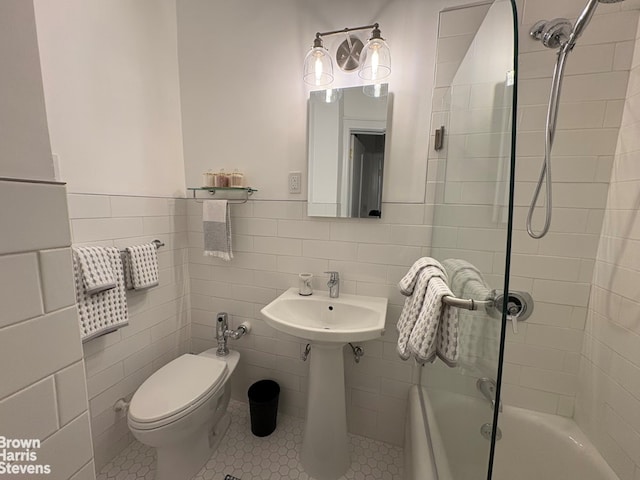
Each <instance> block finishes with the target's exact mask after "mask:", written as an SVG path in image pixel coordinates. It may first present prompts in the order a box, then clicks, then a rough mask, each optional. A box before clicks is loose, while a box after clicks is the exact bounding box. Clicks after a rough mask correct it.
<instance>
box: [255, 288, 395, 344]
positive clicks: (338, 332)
mask: <svg viewBox="0 0 640 480" xmlns="http://www.w3.org/2000/svg"><path fill="white" fill-rule="evenodd" d="M261 312H262V314H263V315H264V316H265V317H266V319H267V320H266V321H267V324H268V325H270V326H272V327H273V328H275V329H276V330H280V331H281V332H284V333H288V334H289V335H293V336H295V337H299V338H303V339H305V340H309V341H310V342H328V343H342V344H344V343H348V342H364V341H366V340H373V339H374V338H378V337H380V336H381V335H382V334H383V333H384V321H385V317H386V315H387V299H386V298H380V297H365V296H362V295H345V294H342V295H340V297H339V298H329V293H328V292H322V291H320V292H318V291H316V292H314V294H313V295H311V296H308V297H302V296H300V295H298V289H297V288H290V289H289V290H287V291H286V292H284V293H283V294H282V295H280V296H279V297H278V298H276V299H275V300H274V301H273V302H271V303H270V304H269V305H267V306H266V307H264V308H263V309H262V310H261Z"/></svg>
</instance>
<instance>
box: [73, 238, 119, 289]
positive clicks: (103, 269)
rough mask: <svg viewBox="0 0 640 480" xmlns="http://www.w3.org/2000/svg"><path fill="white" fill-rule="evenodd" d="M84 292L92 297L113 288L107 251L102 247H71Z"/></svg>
mask: <svg viewBox="0 0 640 480" xmlns="http://www.w3.org/2000/svg"><path fill="white" fill-rule="evenodd" d="M73 258H74V259H75V261H76V262H77V263H78V267H79V269H80V274H81V276H82V284H83V286H84V291H85V292H86V293H87V294H89V295H93V294H94V293H99V292H103V291H105V290H110V289H112V288H115V286H116V280H115V275H114V272H113V267H112V266H111V260H110V259H109V254H108V253H107V249H106V248H104V247H73Z"/></svg>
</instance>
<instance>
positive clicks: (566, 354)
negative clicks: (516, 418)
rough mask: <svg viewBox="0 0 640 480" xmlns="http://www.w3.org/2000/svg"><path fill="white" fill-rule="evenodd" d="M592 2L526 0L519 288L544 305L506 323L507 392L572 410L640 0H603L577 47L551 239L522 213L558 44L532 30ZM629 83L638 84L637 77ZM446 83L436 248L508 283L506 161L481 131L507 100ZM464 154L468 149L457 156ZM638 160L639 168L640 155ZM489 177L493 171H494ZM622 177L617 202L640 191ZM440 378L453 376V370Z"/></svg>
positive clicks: (453, 58)
mask: <svg viewBox="0 0 640 480" xmlns="http://www.w3.org/2000/svg"><path fill="white" fill-rule="evenodd" d="M583 3H584V2H582V1H573V0H572V1H565V2H552V1H550V0H548V1H547V0H545V1H540V0H524V1H522V2H518V7H519V8H518V10H519V14H520V22H519V28H520V56H519V74H520V84H519V87H520V88H519V98H518V113H517V125H518V137H517V162H516V172H515V175H516V197H515V205H516V207H515V212H514V236H513V244H512V245H513V254H512V263H511V274H512V279H511V288H512V289H516V290H526V291H528V292H530V293H531V294H532V295H533V298H534V301H535V309H534V312H533V315H532V316H531V317H530V318H529V320H528V321H527V322H526V324H520V325H519V333H518V334H513V332H512V331H511V328H510V326H509V330H508V332H507V350H506V357H505V361H506V365H505V377H504V383H505V388H504V390H503V395H504V396H503V400H504V401H505V402H506V403H510V404H512V405H516V406H521V407H525V408H531V409H534V410H539V411H544V412H549V413H557V414H560V415H565V416H572V415H573V410H574V408H573V404H574V400H575V395H576V392H577V390H578V381H577V379H578V363H577V362H578V360H577V353H578V352H579V351H580V349H581V346H582V340H583V335H584V325H585V319H586V314H587V305H588V302H589V292H590V287H591V285H590V284H591V277H592V273H593V268H594V264H595V262H594V260H595V257H596V251H597V248H598V240H599V236H600V229H601V226H602V219H603V212H604V209H605V205H606V202H607V190H608V183H609V176H610V172H611V165H612V163H613V155H614V154H615V153H616V141H617V138H618V130H619V128H620V124H621V119H622V107H623V105H625V108H627V109H629V108H630V107H629V106H628V105H629V101H628V100H627V102H626V103H625V100H624V99H625V95H626V94H627V83H628V77H629V69H630V67H631V61H632V58H633V54H632V53H633V48H632V46H631V45H632V43H633V41H634V40H635V38H636V29H637V23H638V12H637V9H638V2H623V3H620V4H613V5H604V4H601V5H599V6H598V10H597V11H596V16H595V17H594V19H593V21H592V23H591V24H590V25H589V28H588V29H587V31H586V33H585V34H584V36H583V37H582V38H581V39H580V42H579V44H578V45H577V46H576V48H575V49H574V51H573V53H572V55H571V58H570V60H569V62H568V66H567V72H566V76H565V81H564V85H563V92H562V93H563V95H562V100H561V107H560V115H559V120H558V131H557V135H556V142H555V146H554V154H553V175H554V177H553V178H554V217H553V223H552V227H551V230H550V233H549V234H548V235H547V236H546V237H545V238H544V239H542V240H539V241H538V240H532V239H530V238H529V237H528V236H527V234H526V231H525V218H526V212H527V207H528V205H529V202H530V201H531V196H532V194H533V189H534V187H535V182H536V181H537V178H538V175H539V169H540V163H541V161H542V156H543V152H544V149H543V147H544V120H545V115H546V102H547V101H548V96H549V87H550V83H551V75H552V72H553V64H554V62H555V52H553V51H551V50H548V49H545V48H544V47H543V46H541V45H540V43H539V42H536V41H534V40H532V39H531V38H530V37H529V34H528V32H529V28H530V26H531V25H532V24H533V23H535V22H536V21H538V20H540V19H543V18H546V19H549V18H555V17H567V18H574V19H575V17H576V16H577V14H578V13H579V12H580V11H581V9H582V8H583V7H584V5H583ZM465 10H467V13H466V15H465V17H469V16H472V15H473V11H474V10H475V14H476V15H478V16H482V15H484V12H485V11H486V9H485V10H481V9H480V7H473V8H468V9H465ZM459 15H460V12H459V11H451V12H449V11H445V12H442V13H441V23H440V25H441V29H440V34H439V39H438V64H437V69H440V68H441V66H442V65H444V68H445V73H444V74H442V75H436V78H442V77H449V76H450V79H453V76H452V75H451V74H450V73H449V72H451V71H454V72H455V70H456V69H454V68H452V63H453V64H459V63H460V62H461V61H462V59H463V56H464V45H468V43H467V42H470V41H471V37H469V32H468V31H467V28H466V26H465V22H456V21H453V20H455V19H456V18H457V17H458V16H459ZM458 23H459V24H458ZM445 27H446V28H445ZM636 52H637V50H636ZM636 57H637V53H636ZM458 83H459V82H458ZM630 83H631V84H632V85H633V84H635V83H634V81H633V78H632V82H630ZM438 87H439V88H436V90H435V92H434V113H433V115H432V126H433V128H432V130H433V129H434V128H436V127H438V126H439V125H441V124H444V125H445V126H446V127H447V129H448V131H449V132H450V133H451V135H450V136H448V142H447V143H446V145H445V149H444V151H441V152H435V151H434V150H433V149H431V150H430V159H429V169H430V171H429V175H428V180H427V182H428V183H427V191H436V192H437V193H436V197H435V198H436V201H443V200H444V203H442V204H440V205H438V206H437V208H436V209H435V218H433V220H432V221H431V220H429V219H427V220H426V222H425V223H432V224H433V225H434V239H433V251H432V253H433V254H434V256H436V257H438V258H447V257H459V258H465V259H466V260H468V261H470V262H472V263H474V264H475V265H476V266H477V267H478V268H480V270H481V271H482V272H483V273H485V274H488V275H486V276H487V278H488V280H489V281H490V282H493V285H492V286H494V287H496V286H498V287H499V284H500V283H501V282H502V277H501V274H502V273H503V272H504V253H502V252H501V249H503V248H504V247H503V244H504V240H505V234H504V228H505V227H504V225H502V226H500V225H497V224H495V223H493V218H494V217H493V214H494V208H493V203H494V195H495V190H496V188H495V179H496V177H497V174H498V171H497V170H496V165H497V162H496V159H495V158H487V157H492V156H493V157H495V156H496V155H497V154H499V153H500V151H499V150H496V149H495V148H494V147H492V146H491V144H489V143H486V142H487V141H490V140H491V138H490V137H487V138H483V136H482V135H473V136H472V134H473V133H476V134H482V132H484V131H485V130H484V129H487V127H489V126H490V127H492V130H491V131H495V128H496V127H497V126H498V124H496V123H495V118H496V117H498V116H499V115H495V113H499V110H500V108H501V107H502V105H503V104H502V103H500V102H498V103H497V104H496V105H494V104H493V102H488V100H487V99H491V98H493V92H492V89H491V88H490V87H487V88H484V87H485V86H483V85H475V84H474V85H471V86H465V85H459V84H457V85H455V86H454V87H451V89H450V90H449V89H448V88H447V87H448V84H442V85H438ZM630 88H631V86H630ZM461 108H465V109H466V110H467V113H468V114H467V115H465V116H464V117H463V119H462V120H463V121H455V122H454V120H453V118H450V115H453V112H455V111H456V109H458V110H459V109H461ZM631 108H633V107H631ZM450 111H452V113H450ZM634 128H637V125H635V124H634V125H632V127H631V128H630V131H629V135H628V139H627V140H626V142H625V146H626V145H629V144H630V142H633V139H635V138H636V136H634V135H632V134H631V131H632V129H634ZM486 131H487V132H488V131H489V130H486ZM467 137H468V138H467ZM485 137H486V136H485ZM457 139H461V140H462V141H461V142H457V141H456V140H457ZM469 142H471V143H469ZM432 143H433V137H432ZM456 145H459V146H456ZM470 145H472V146H473V147H474V149H473V150H472V149H471V147H470ZM630 150H631V149H628V150H627V152H629V151H630ZM478 152H484V153H478ZM487 152H488V153H489V155H487ZM625 153H626V152H625ZM465 154H466V157H467V158H466V160H464V161H456V160H457V159H458V160H459V159H460V158H461V156H464V155H465ZM447 158H448V160H447V161H446V163H445V162H443V159H447ZM621 158H626V155H622V156H621V155H618V157H617V158H616V160H617V161H618V162H619V163H621ZM452 159H453V160H452ZM633 160H634V159H633V158H631V159H630V160H629V161H628V162H627V164H629V163H631V162H632V161H633ZM629 168H631V169H632V170H633V169H634V168H635V166H634V165H631V166H630V167H629ZM633 171H635V170H633ZM445 178H446V180H447V183H446V189H445V188H443V185H444V181H445ZM491 178H493V179H494V180H493V181H486V180H487V179H491ZM626 178H628V173H627V177H626ZM482 179H485V182H484V183H483V182H482ZM622 185H623V187H622V188H618V189H616V191H617V194H614V200H613V201H615V199H618V198H620V202H627V205H628V202H629V201H631V200H632V199H635V195H637V185H633V187H630V188H628V189H626V190H625V189H624V185H625V184H624V183H623V184H622ZM609 202H610V204H611V202H612V200H611V199H610V200H609ZM617 208H627V207H621V206H620V207H617ZM539 210H540V211H539V212H537V213H536V216H535V220H534V225H536V226H537V225H540V224H541V222H542V220H541V216H542V215H541V211H542V209H539ZM609 217H612V218H611V220H608V221H609V222H611V223H614V222H618V223H616V226H617V227H620V225H619V222H620V216H616V215H615V214H614V215H613V216H609ZM607 218H608V217H607ZM627 218H628V217H627ZM490 225H496V230H495V231H494V232H492V231H491V230H488V229H487V226H490ZM483 227H484V228H483ZM614 231H621V230H620V229H619V228H618V230H614ZM601 249H602V246H601ZM493 252H496V253H495V254H494V253H493ZM629 281H631V279H629ZM431 381H434V380H433V379H431ZM443 381H450V380H448V379H447V378H446V377H445V378H443ZM456 388H459V389H461V390H462V391H464V392H465V393H469V394H473V393H474V392H473V389H472V388H471V387H470V386H469V382H466V383H465V382H464V381H461V382H459V384H458V386H457V387H456Z"/></svg>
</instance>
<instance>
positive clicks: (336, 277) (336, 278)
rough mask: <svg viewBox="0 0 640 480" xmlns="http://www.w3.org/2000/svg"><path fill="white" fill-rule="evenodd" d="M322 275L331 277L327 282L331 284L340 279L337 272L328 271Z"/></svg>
mask: <svg viewBox="0 0 640 480" xmlns="http://www.w3.org/2000/svg"><path fill="white" fill-rule="evenodd" d="M324 273H328V274H329V275H331V276H330V277H329V281H331V282H337V281H338V280H339V279H340V273H339V272H334V271H329V272H324Z"/></svg>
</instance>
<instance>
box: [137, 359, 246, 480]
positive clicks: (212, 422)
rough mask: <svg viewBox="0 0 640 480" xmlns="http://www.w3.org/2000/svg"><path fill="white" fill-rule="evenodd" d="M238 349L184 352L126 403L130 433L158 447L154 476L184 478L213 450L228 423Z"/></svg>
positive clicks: (169, 479) (161, 479)
mask: <svg viewBox="0 0 640 480" xmlns="http://www.w3.org/2000/svg"><path fill="white" fill-rule="evenodd" d="M239 359H240V354H239V353H238V352H235V351H231V352H229V355H227V356H225V357H218V356H216V349H215V348H212V349H209V350H207V351H205V352H203V353H201V354H200V355H191V354H188V353H187V354H184V355H182V356H180V357H178V358H176V359H175V360H173V361H171V362H169V363H168V364H166V365H165V366H164V367H162V368H161V369H160V370H158V371H157V372H155V373H154V374H153V375H151V376H150V377H149V378H147V380H145V381H144V383H143V384H142V385H140V387H139V388H138V390H137V391H136V393H135V394H134V395H133V398H132V399H131V403H130V404H129V412H128V415H127V423H128V425H129V429H130V430H131V433H132V434H133V436H134V437H135V438H136V439H138V441H140V442H141V443H143V444H145V445H149V446H151V447H154V448H155V449H156V454H157V455H156V456H157V467H156V480H188V479H190V478H191V477H193V476H194V475H195V474H196V473H198V471H199V470H200V469H201V468H202V467H203V466H204V464H205V463H206V462H207V460H208V459H209V457H210V456H211V454H212V453H213V452H214V451H215V450H216V448H217V447H218V444H219V443H220V440H221V439H222V437H223V436H224V434H225V432H226V431H227V428H228V427H229V423H230V421H231V417H230V415H229V414H228V413H227V407H228V405H229V399H230V398H231V385H230V384H229V377H230V376H231V374H232V373H233V371H234V370H235V368H236V366H237V365H238V360H239Z"/></svg>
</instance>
